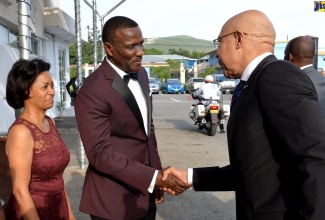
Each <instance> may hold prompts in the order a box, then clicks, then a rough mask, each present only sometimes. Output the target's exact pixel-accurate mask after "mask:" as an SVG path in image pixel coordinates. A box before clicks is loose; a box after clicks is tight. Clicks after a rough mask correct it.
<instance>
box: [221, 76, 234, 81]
mask: <svg viewBox="0 0 325 220" xmlns="http://www.w3.org/2000/svg"><path fill="white" fill-rule="evenodd" d="M234 80H235V79H229V78H226V77H223V81H234Z"/></svg>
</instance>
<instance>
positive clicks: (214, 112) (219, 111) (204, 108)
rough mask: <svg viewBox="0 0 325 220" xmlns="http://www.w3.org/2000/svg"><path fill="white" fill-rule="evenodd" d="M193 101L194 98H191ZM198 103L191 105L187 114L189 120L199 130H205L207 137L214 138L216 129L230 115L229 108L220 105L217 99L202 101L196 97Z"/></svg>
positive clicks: (220, 102)
mask: <svg viewBox="0 0 325 220" xmlns="http://www.w3.org/2000/svg"><path fill="white" fill-rule="evenodd" d="M192 97H193V99H195V98H196V97H195V96H193V93H192ZM198 98H199V102H198V103H197V104H192V106H191V110H190V113H189V116H190V118H191V119H192V120H193V121H194V122H195V125H198V128H199V129H200V130H202V129H205V130H207V133H208V135H209V136H214V135H215V134H216V132H217V127H218V126H220V125H221V124H224V123H225V120H226V118H227V117H228V116H229V114H230V106H229V105H222V101H220V98H218V99H212V98H210V99H202V97H198Z"/></svg>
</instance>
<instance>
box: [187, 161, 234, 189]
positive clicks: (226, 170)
mask: <svg viewBox="0 0 325 220" xmlns="http://www.w3.org/2000/svg"><path fill="white" fill-rule="evenodd" d="M234 183H235V180H234V175H233V172H232V170H231V166H230V165H228V166H225V167H202V168H194V169H193V187H194V190H195V191H234V190H235V185H234Z"/></svg>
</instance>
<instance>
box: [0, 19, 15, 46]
mask: <svg viewBox="0 0 325 220" xmlns="http://www.w3.org/2000/svg"><path fill="white" fill-rule="evenodd" d="M17 37H18V33H17V32H15V31H13V30H11V29H9V28H8V27H7V26H4V25H2V24H0V43H2V44H6V45H10V46H11V47H15V48H18V42H17Z"/></svg>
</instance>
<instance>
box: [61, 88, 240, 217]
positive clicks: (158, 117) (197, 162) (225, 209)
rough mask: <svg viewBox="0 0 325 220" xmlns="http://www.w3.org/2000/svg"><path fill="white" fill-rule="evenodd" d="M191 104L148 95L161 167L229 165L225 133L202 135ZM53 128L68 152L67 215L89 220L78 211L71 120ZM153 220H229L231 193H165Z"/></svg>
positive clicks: (78, 174)
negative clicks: (151, 99) (192, 114)
mask: <svg viewBox="0 0 325 220" xmlns="http://www.w3.org/2000/svg"><path fill="white" fill-rule="evenodd" d="M189 99H190V100H189ZM196 102H197V100H192V99H191V98H189V96H188V95H187V94H159V95H158V94H154V95H153V120H154V124H155V128H156V137H157V142H158V150H159V154H160V157H161V161H162V165H163V167H166V166H169V165H172V166H175V167H177V168H182V169H187V168H189V167H205V166H216V165H217V166H223V165H227V164H228V163H229V158H228V150H227V140H226V133H225V134H220V133H217V134H216V135H215V136H213V137H211V136H208V135H207V133H206V131H205V130H199V129H198V128H197V126H196V125H194V122H193V121H192V119H190V117H189V116H188V113H189V111H190V107H191V105H192V104H194V103H196ZM229 103H230V95H228V94H226V95H225V96H224V104H229ZM72 110H73V109H72ZM226 122H227V121H226ZM56 124H57V127H58V130H59V132H60V134H61V137H62V138H63V140H64V141H65V142H66V144H67V146H68V148H69V150H70V153H71V160H70V164H69V166H68V167H67V169H66V171H65V175H64V180H65V185H66V188H67V192H68V195H69V198H70V202H71V205H72V208H73V212H74V213H75V216H76V218H77V219H78V220H89V219H90V218H89V216H88V215H86V214H84V213H81V212H80V211H79V202H80V197H81V191H82V185H83V180H84V174H85V170H80V169H79V165H78V157H79V156H78V155H79V153H80V152H79V148H78V146H79V145H78V140H79V139H78V130H77V128H76V123H75V119H74V117H70V118H66V119H64V121H61V122H60V121H59V120H58V121H57V123H56ZM218 131H219V129H218ZM156 219H157V220H201V219H202V220H212V219H213V220H233V219H235V201H234V193H233V192H195V191H193V190H187V191H185V192H184V193H183V194H182V195H180V196H174V197H172V196H170V195H168V194H166V196H165V202H164V203H163V204H161V205H158V206H157V217H156Z"/></svg>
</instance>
